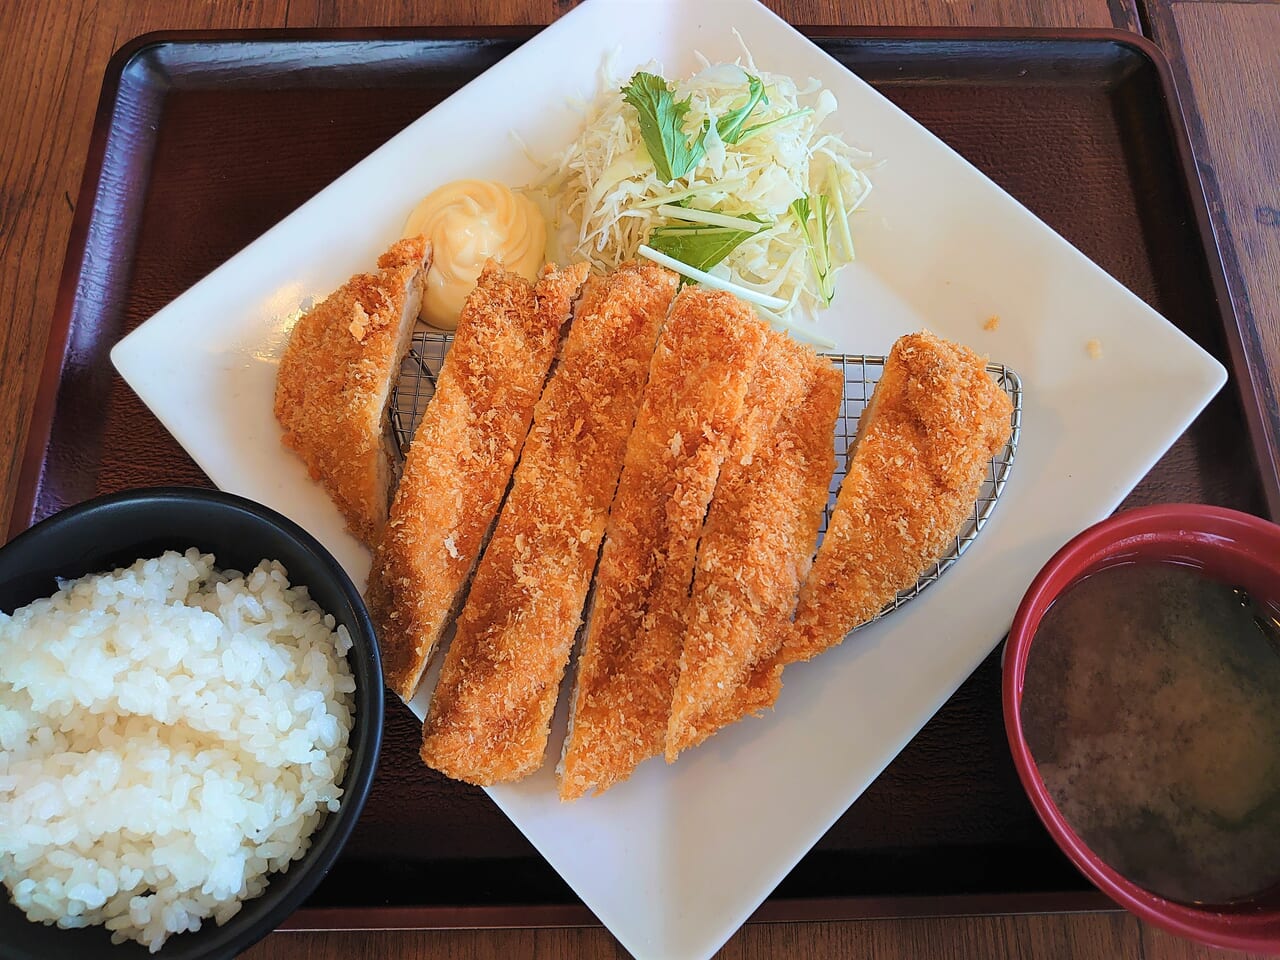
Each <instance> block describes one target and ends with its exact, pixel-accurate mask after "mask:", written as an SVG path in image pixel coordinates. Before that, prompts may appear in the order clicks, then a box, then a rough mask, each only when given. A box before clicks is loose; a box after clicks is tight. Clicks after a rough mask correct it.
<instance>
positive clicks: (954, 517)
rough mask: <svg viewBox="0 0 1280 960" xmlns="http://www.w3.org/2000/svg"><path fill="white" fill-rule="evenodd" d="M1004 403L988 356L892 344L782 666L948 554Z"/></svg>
mask: <svg viewBox="0 0 1280 960" xmlns="http://www.w3.org/2000/svg"><path fill="white" fill-rule="evenodd" d="M1011 412H1012V404H1011V403H1010V401H1009V398H1008V396H1007V395H1006V394H1005V392H1004V391H1003V390H1001V389H1000V387H999V385H998V384H997V383H996V382H995V380H993V379H992V377H991V375H990V374H988V373H987V369H986V360H985V359H984V358H983V357H980V356H978V355H977V354H975V353H974V352H973V351H972V350H969V349H968V348H966V347H962V346H958V345H956V344H953V343H949V342H947V341H945V340H942V339H940V338H938V337H935V336H933V335H932V334H930V333H927V332H925V333H914V334H908V335H907V336H905V337H902V338H900V339H899V340H898V342H897V343H895V344H894V345H893V350H892V351H891V352H890V354H889V358H888V360H887V361H886V362H885V366H884V374H883V375H882V377H881V378H880V383H879V384H878V385H877V386H876V389H875V393H874V394H873V395H872V398H871V402H870V404H869V405H868V407H867V409H866V411H865V412H864V413H863V415H862V420H861V422H860V423H859V425H858V436H857V445H856V447H855V449H854V453H853V456H852V458H851V459H850V462H849V467H848V472H847V474H846V476H845V478H844V482H843V483H842V484H841V487H840V495H839V497H838V498H837V500H836V507H835V510H834V511H833V513H832V516H831V521H830V524H829V525H828V528H827V533H826V536H825V537H824V538H823V541H822V545H821V547H819V549H818V556H817V559H816V560H815V561H814V565H813V569H812V570H811V571H810V572H809V576H808V577H807V578H806V579H805V582H804V585H803V587H802V588H801V590H800V602H799V604H798V606H797V608H796V617H795V623H794V625H793V629H792V630H791V631H790V632H789V634H788V637H787V640H786V642H785V643H784V645H783V648H782V651H781V654H780V659H781V662H782V663H784V664H786V663H792V662H794V661H797V660H808V659H810V658H811V657H813V656H816V655H817V654H819V653H821V652H822V651H823V650H826V649H827V648H828V647H832V646H834V645H836V644H838V643H840V641H842V640H843V639H844V638H845V636H846V634H848V633H849V631H850V630H852V629H853V628H854V627H856V626H858V625H859V624H862V623H865V622H866V621H868V620H870V619H871V618H872V617H874V616H875V615H876V614H877V613H879V612H880V610H881V609H882V608H883V607H884V606H885V604H887V603H888V602H889V601H890V600H892V599H893V598H894V596H896V595H897V593H898V591H900V590H903V589H905V588H907V587H909V586H911V585H912V584H913V583H915V582H916V580H917V579H918V578H919V577H920V575H921V574H922V573H924V571H925V570H927V569H928V568H929V567H930V566H932V565H933V563H934V562H935V561H936V560H937V559H938V558H939V557H941V556H942V555H943V553H945V552H946V549H947V547H948V546H949V545H950V544H951V542H952V540H953V539H954V538H955V536H956V534H957V533H959V531H960V529H961V527H962V526H963V525H964V522H965V521H966V520H967V519H968V518H969V517H970V516H971V515H972V513H973V504H974V501H975V500H976V499H977V497H978V491H979V489H980V488H981V486H982V482H983V480H984V479H985V478H986V476H987V468H988V464H989V463H990V461H991V458H992V457H993V456H995V454H996V453H997V452H999V450H1000V449H1001V448H1002V447H1003V446H1004V445H1005V443H1007V442H1008V439H1009V433H1010V429H1011V428H1010V423H1009V417H1010V413H1011Z"/></svg>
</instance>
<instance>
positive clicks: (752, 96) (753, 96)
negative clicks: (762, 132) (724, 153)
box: [716, 74, 769, 143]
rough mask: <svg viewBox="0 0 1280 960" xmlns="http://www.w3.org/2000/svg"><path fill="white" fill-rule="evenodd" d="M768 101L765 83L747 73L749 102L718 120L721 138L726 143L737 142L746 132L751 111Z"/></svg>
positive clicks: (717, 129) (717, 128)
mask: <svg viewBox="0 0 1280 960" xmlns="http://www.w3.org/2000/svg"><path fill="white" fill-rule="evenodd" d="M768 102H769V98H768V97H767V96H765V93H764V84H763V83H762V82H761V81H760V78H759V77H753V76H751V74H747V102H746V103H744V104H743V105H742V106H740V107H738V109H736V110H731V111H729V112H728V113H726V114H725V115H724V116H723V117H721V118H720V119H719V120H717V121H716V132H717V133H718V134H720V139H721V140H723V141H724V142H725V143H737V142H738V141H739V140H740V139H742V135H743V134H744V133H745V132H746V131H745V130H744V129H743V128H744V126H745V125H746V122H747V118H748V117H750V116H751V111H752V110H754V109H755V108H756V107H757V106H759V105H760V104H762V103H764V104H767V103H768Z"/></svg>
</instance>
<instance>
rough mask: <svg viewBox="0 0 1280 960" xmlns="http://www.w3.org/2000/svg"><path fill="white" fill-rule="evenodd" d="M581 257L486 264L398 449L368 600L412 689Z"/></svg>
mask: <svg viewBox="0 0 1280 960" xmlns="http://www.w3.org/2000/svg"><path fill="white" fill-rule="evenodd" d="M585 278H586V267H585V266H582V265H579V266H574V267H568V268H566V269H564V270H555V269H553V268H551V267H546V268H544V269H543V273H542V278H541V279H540V280H539V281H538V284H537V287H536V288H535V287H533V286H531V285H530V284H529V282H528V281H526V280H525V279H523V278H522V277H520V276H518V275H516V274H513V273H507V272H505V271H504V270H502V268H501V267H499V266H498V265H497V264H495V263H493V262H492V261H491V262H490V263H488V264H486V266H485V268H484V271H483V272H482V273H481V275H480V279H479V281H478V282H477V284H476V289H475V290H474V291H473V292H472V293H471V295H470V296H469V297H468V298H467V302H466V304H465V306H464V307H463V310H462V316H461V317H460V318H459V321H458V330H457V333H456V335H455V338H454V341H453V346H452V347H451V348H450V350H449V353H448V354H447V356H446V357H445V362H444V366H443V368H442V369H441V370H440V374H439V376H438V377H437V378H436V390H435V393H434V394H433V395H432V397H431V402H430V403H429V404H428V405H427V409H426V412H425V413H424V414H423V416H422V419H421V421H420V422H419V424H418V429H417V431H416V433H415V434H414V438H413V443H412V444H411V445H410V447H409V454H408V457H407V458H406V460H405V466H404V475H403V477H402V478H401V480H400V486H399V488H398V489H397V490H396V496H395V500H394V502H393V503H392V505H391V515H390V519H389V520H388V522H387V525H386V530H385V533H384V535H383V538H382V542H381V543H380V544H379V545H378V548H377V550H376V551H375V553H374V561H373V570H372V571H371V573H370V575H369V588H368V591H367V594H366V599H367V601H368V604H369V611H370V614H371V615H372V617H373V621H374V624H375V626H376V627H377V628H378V640H379V645H380V648H381V652H382V672H383V677H384V679H385V680H386V683H387V686H388V687H390V688H391V689H392V690H393V691H394V692H395V693H397V694H398V695H399V696H400V697H401V699H403V700H406V701H407V700H409V699H410V698H411V697H412V696H413V694H414V691H415V690H416V689H417V686H418V682H419V681H420V680H421V679H422V674H423V671H424V670H425V669H426V667H427V663H428V662H429V661H430V658H431V654H432V653H433V652H434V650H435V647H436V643H437V642H438V641H439V639H440V635H441V633H443V631H444V628H445V626H446V625H447V624H448V622H449V618H450V615H451V613H452V612H453V610H454V609H455V606H456V604H457V601H458V598H459V596H460V594H461V593H462V591H463V588H464V586H465V584H466V582H467V579H468V577H470V575H471V571H472V569H473V568H474V566H475V562H476V558H477V557H478V556H479V554H480V549H481V547H482V545H483V543H484V538H485V536H486V535H487V534H488V532H489V529H490V527H491V526H492V524H493V519H494V517H495V516H496V515H497V513H498V507H499V506H500V505H501V502H502V495H503V493H504V492H505V490H506V487H507V481H508V480H509V479H510V478H511V471H512V469H513V468H514V467H515V463H516V458H517V457H518V456H519V453H520V447H521V445H522V444H523V443H524V440H525V435H526V434H527V433H528V432H529V423H530V420H531V419H532V417H533V408H534V404H536V403H537V402H538V397H539V396H541V395H542V387H543V384H544V382H545V381H546V378H547V371H548V369H549V368H550V366H551V362H552V360H553V359H554V358H555V355H556V350H557V348H558V345H559V340H560V329H561V327H562V326H563V325H564V322H565V320H566V319H568V316H569V311H570V309H571V307H572V304H573V300H574V298H575V297H576V296H577V293H578V290H579V288H580V287H581V286H582V283H583V281H584V280H585Z"/></svg>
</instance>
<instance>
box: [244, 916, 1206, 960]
mask: <svg viewBox="0 0 1280 960" xmlns="http://www.w3.org/2000/svg"><path fill="white" fill-rule="evenodd" d="M1141 949H1142V947H1141V944H1140V929H1139V924H1138V921H1136V920H1134V919H1133V918H1132V917H1129V916H1127V915H1125V914H1118V913H1111V914H1083V915H1073V916H1054V917H1042V916H1032V917H960V918H952V919H939V920H869V921H862V922H857V923H760V924H748V925H747V926H746V927H744V928H743V929H742V930H740V931H738V933H737V934H735V935H734V937H733V938H732V939H731V940H730V941H729V942H728V943H727V944H725V946H724V948H723V949H722V950H720V952H719V953H717V954H716V960H776V958H785V957H813V958H832V960H834V958H837V957H850V958H853V957H857V958H859V960H952V958H954V960H961V958H963V960H979V958H981V960H996V958H1000V957H1010V958H1012V957H1016V958H1018V960H1064V958H1070V957H1089V958H1097V960H1121V958H1135V960H1136V958H1138V957H1139V956H1141V952H1140V951H1141ZM243 956H244V958H245V960H302V958H304V957H305V958H307V960H375V958H379V960H382V958H389V957H395V958H396V960H427V958H431V960H490V958H492V960H498V958H515V957H521V958H523V957H548V958H555V960H614V958H617V960H625V958H627V957H629V956H630V954H628V953H627V952H626V951H625V950H623V949H622V947H620V946H619V945H618V944H617V943H616V941H614V940H613V938H612V937H610V936H609V935H608V934H607V933H606V932H604V931H603V930H595V929H585V928H584V929H561V930H484V931H469V932H465V933H464V932H461V931H413V932H409V931H397V932H378V933H360V934H357V933H325V934H321V933H277V934H273V935H271V936H269V937H267V938H266V939H265V940H263V941H262V942H261V943H259V944H258V945H257V946H256V947H253V948H252V949H250V950H249V951H247V952H246V953H245V954H244V955H243ZM1147 956H1148V960H1152V955H1151V954H1148V955H1147ZM1157 956H1158V955H1157ZM1208 956H1209V955H1208V954H1207V953H1206V954H1203V955H1200V954H1196V953H1191V954H1178V955H1176V957H1175V956H1173V955H1171V956H1170V960H1207V957H1208ZM1219 956H1221V955H1219ZM1222 960H1229V958H1227V957H1222Z"/></svg>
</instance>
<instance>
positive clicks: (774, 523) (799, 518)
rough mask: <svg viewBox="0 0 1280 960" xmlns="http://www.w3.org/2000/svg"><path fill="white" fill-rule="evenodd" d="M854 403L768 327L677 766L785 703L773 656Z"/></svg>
mask: <svg viewBox="0 0 1280 960" xmlns="http://www.w3.org/2000/svg"><path fill="white" fill-rule="evenodd" d="M843 398H844V377H843V375H842V374H841V372H840V370H839V368H837V367H836V366H835V365H834V364H833V363H832V362H831V361H830V360H828V359H826V358H824V357H820V356H818V355H817V354H816V353H814V352H813V351H812V350H811V349H809V348H808V347H805V346H802V345H800V344H798V343H796V342H795V341H794V340H792V339H791V338H789V337H787V336H785V335H783V334H780V333H774V332H772V331H771V332H770V333H769V337H768V342H767V343H766V345H765V352H764V357H763V359H762V360H761V362H760V366H759V368H758V370H757V372H756V375H755V378H754V379H753V380H752V382H751V390H750V392H749V393H748V394H747V412H746V414H745V415H744V416H743V418H742V420H741V421H739V429H738V431H737V435H736V436H735V438H734V444H733V447H732V448H731V450H730V454H729V456H728V458H727V459H726V460H725V462H724V466H723V467H722V468H721V470H720V481H719V483H718V484H717V485H716V492H715V497H714V498H713V499H712V501H711V509H710V510H709V511H708V513H707V523H706V529H705V530H703V533H702V542H701V543H700V544H699V546H698V563H697V570H696V573H695V575H694V581H693V595H692V599H691V600H690V605H689V623H688V630H687V632H686V633H685V637H684V649H683V652H682V653H681V656H680V678H679V680H678V681H677V683H676V690H675V696H674V698H673V700H672V706H671V717H670V719H669V721H668V724H667V741H666V755H667V761H668V762H672V761H674V760H675V759H676V756H677V755H678V754H679V752H680V751H681V750H684V749H687V748H688V747H692V746H694V745H696V744H698V743H701V742H702V741H703V740H705V739H706V738H707V737H709V736H711V734H713V733H715V732H716V731H717V730H719V729H720V728H721V727H724V726H726V725H728V724H730V723H735V722H737V721H738V720H741V719H742V718H743V717H745V716H746V715H747V714H750V713H758V712H759V711H761V710H763V709H765V708H766V707H770V706H772V705H773V703H774V701H775V700H777V698H778V692H779V691H780V690H781V689H782V679H781V678H782V666H781V664H779V663H777V662H776V661H775V660H774V654H776V653H777V651H778V648H779V646H780V645H781V644H782V641H783V638H784V631H785V629H786V628H787V627H788V626H789V625H790V623H791V615H792V613H794V611H795V607H796V597H797V594H798V593H799V590H800V581H801V580H803V579H804V576H805V574H806V573H807V572H808V570H809V564H810V562H811V561H812V559H813V550H814V544H815V543H816V542H817V539H818V527H819V526H820V525H821V523H822V509H823V507H825V506H826V504H827V496H828V490H829V488H830V485H831V475H832V473H833V472H834V471H835V466H836V457H835V443H834V438H835V423H836V417H837V416H838V415H839V413H840V403H841V401H842V400H843Z"/></svg>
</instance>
